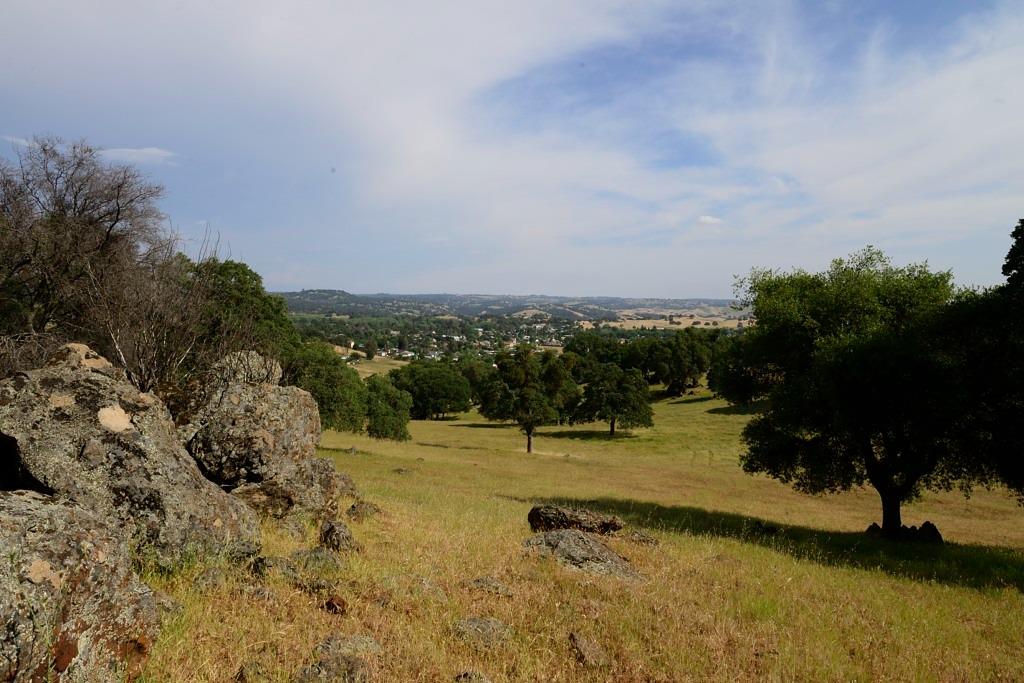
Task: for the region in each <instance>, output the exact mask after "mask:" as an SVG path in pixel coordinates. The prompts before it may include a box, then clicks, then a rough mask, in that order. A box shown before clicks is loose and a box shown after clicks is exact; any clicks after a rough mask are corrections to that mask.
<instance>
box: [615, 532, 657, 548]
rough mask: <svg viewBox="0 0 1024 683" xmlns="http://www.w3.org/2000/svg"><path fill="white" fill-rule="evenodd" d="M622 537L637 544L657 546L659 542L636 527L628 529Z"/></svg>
mask: <svg viewBox="0 0 1024 683" xmlns="http://www.w3.org/2000/svg"><path fill="white" fill-rule="evenodd" d="M623 538H625V539H626V540H627V541H629V542H630V543H636V544H637V545H649V546H651V547H654V546H657V545H658V544H659V543H660V541H659V540H658V539H656V538H655V537H654V536H651V535H650V534H649V533H647V532H646V531H639V530H637V529H634V530H633V531H630V532H629V533H627V534H626V535H625V536H624V537H623Z"/></svg>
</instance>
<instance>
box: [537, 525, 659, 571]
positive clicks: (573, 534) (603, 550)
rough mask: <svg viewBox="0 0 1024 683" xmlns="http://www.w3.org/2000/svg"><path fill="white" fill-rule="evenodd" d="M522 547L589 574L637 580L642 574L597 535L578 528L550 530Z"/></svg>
mask: <svg viewBox="0 0 1024 683" xmlns="http://www.w3.org/2000/svg"><path fill="white" fill-rule="evenodd" d="M523 545H524V546H525V547H526V548H527V549H529V550H532V551H536V552H538V553H539V554H541V555H548V556H551V557H554V558H555V559H556V560H557V561H558V563H559V564H562V565H564V566H566V567H570V568H572V569H578V570H580V571H584V572H588V573H590V574H603V575H606V576H615V577H619V578H623V579H636V578H639V576H640V575H639V574H638V573H637V571H636V570H635V569H633V566H632V565H630V563H629V561H628V560H627V559H626V558H624V557H622V556H621V555H619V554H618V553H616V552H615V551H614V550H612V549H611V548H609V547H608V546H606V545H605V544H604V543H602V542H601V541H600V540H599V539H598V537H597V536H595V535H593V534H587V533H584V532H582V531H579V530H577V529H559V530H557V531H547V532H545V533H542V534H537V535H535V536H531V537H530V538H528V539H526V541H525V542H524V543H523Z"/></svg>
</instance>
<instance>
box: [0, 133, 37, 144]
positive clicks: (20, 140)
mask: <svg viewBox="0 0 1024 683" xmlns="http://www.w3.org/2000/svg"><path fill="white" fill-rule="evenodd" d="M0 138H2V139H3V140H5V141H7V142H9V143H11V144H12V145H17V146H18V147H28V146H30V145H31V144H32V141H31V140H26V139H25V138H19V137H15V136H14V135H0Z"/></svg>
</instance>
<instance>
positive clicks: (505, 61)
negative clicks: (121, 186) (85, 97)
mask: <svg viewBox="0 0 1024 683" xmlns="http://www.w3.org/2000/svg"><path fill="white" fill-rule="evenodd" d="M637 5H638V4H637V3H633V2H628V1H627V0H560V1H559V0H543V1H541V0H536V1H530V0H522V1H520V2H506V1H504V0H480V1H479V2H471V3H465V2H454V1H445V0H439V1H438V2H434V3H429V4H423V3H420V2H412V1H411V0H410V1H409V2H398V3H380V2H371V1H370V0H365V1H356V0H353V1H351V2H345V3H330V2H315V1H311V2H300V3H280V2H271V1H270V0H257V1H255V2H251V3H248V4H246V6H245V8H244V11H241V10H238V9H237V8H235V9H232V8H231V7H229V6H228V5H221V4H216V3H207V2H199V1H198V0H185V1H184V2H180V3H174V4H166V5H157V6H153V5H151V4H148V3H135V2H129V1H128V0H97V2H95V3H90V6H89V7H86V6H85V3H73V4H71V5H66V6H65V4H64V3H59V2H56V0H31V2H30V1H29V0H15V1H14V3H13V6H14V7H13V8H11V7H7V8H5V13H6V14H8V17H9V21H5V22H4V25H3V26H0V41H2V42H3V43H4V44H5V45H8V46H9V47H8V49H9V50H10V51H11V52H12V53H13V54H18V53H27V52H28V50H29V48H30V45H29V44H27V41H29V40H30V39H33V40H34V38H32V36H33V35H38V34H39V33H40V32H41V31H42V30H43V28H44V27H45V29H46V31H47V34H48V35H53V36H59V37H60V39H55V40H53V41H52V43H53V44H52V45H51V46H49V48H50V49H49V50H48V51H47V53H46V54H45V55H43V56H40V58H39V60H37V63H35V64H34V66H35V70H34V71H33V72H32V75H31V79H30V78H29V76H27V75H21V74H19V73H15V70H9V72H8V73H7V74H0V90H7V91H9V92H15V91H16V86H17V87H19V88H29V87H36V88H45V89H46V90H47V91H48V92H60V91H61V90H62V89H63V88H64V86H65V84H66V82H65V81H64V80H63V79H66V78H67V75H66V74H67V69H66V65H67V64H68V63H71V62H74V63H76V64H79V66H80V69H79V71H80V73H82V74H98V75H96V76H93V78H94V79H98V81H97V82H96V83H90V84H89V85H90V87H91V92H95V93H117V92H122V91H123V92H126V93H128V92H130V97H129V95H127V94H126V95H124V96H123V97H124V99H123V100H119V102H118V103H116V104H115V106H120V107H122V108H128V107H130V106H132V105H133V104H134V102H133V100H135V99H138V100H142V101H145V100H146V99H147V98H149V99H152V98H154V97H165V96H166V93H181V94H182V97H181V100H182V101H188V99H189V97H190V96H192V95H194V94H196V93H203V92H209V91H214V92H220V91H228V92H230V93H232V94H234V93H238V97H239V102H238V106H237V109H225V111H217V110H211V111H210V112H209V113H205V112H201V115H198V116H199V118H200V119H201V120H202V122H203V123H209V125H210V127H211V128H219V129H221V130H223V131H224V132H225V133H234V132H235V131H236V130H237V131H238V133H237V138H238V139H239V140H240V142H239V143H237V144H239V145H249V146H251V147H252V148H259V147H260V145H261V141H262V140H265V139H266V133H267V131H260V133H262V134H263V136H264V137H263V138H261V137H260V135H259V134H256V133H255V132H253V131H249V130H248V129H246V125H247V114H248V112H249V110H259V109H260V108H261V107H262V106H265V105H266V104H267V103H275V104H276V103H281V102H285V103H288V110H289V111H294V112H299V113H300V114H296V116H295V118H294V119H287V120H285V121H284V122H282V124H281V126H282V131H280V132H282V133H288V134H289V139H298V135H297V134H295V133H294V130H293V129H300V128H301V129H302V132H303V134H304V135H305V136H306V137H304V138H301V139H302V140H303V141H304V142H310V141H313V142H314V143H315V142H316V141H317V140H319V141H322V143H323V146H329V145H334V146H336V147H342V148H344V149H345V150H346V153H347V154H348V157H347V158H346V159H344V160H341V161H338V162H335V160H334V159H331V164H332V165H333V164H334V163H337V164H338V170H339V174H338V175H339V177H341V176H343V177H344V178H345V182H346V183H349V185H348V186H346V188H345V190H346V199H347V201H346V204H345V207H344V208H345V211H346V214H345V215H344V216H343V217H338V216H337V215H335V214H333V213H329V212H327V211H326V210H324V211H323V214H324V215H322V216H320V217H317V216H316V215H315V211H311V212H310V214H311V215H309V216H304V217H303V219H302V220H303V221H304V223H302V224H299V225H296V226H295V228H294V229H290V231H289V234H288V235H287V236H286V237H284V238H282V240H280V241H276V242H275V241H270V240H267V241H265V242H264V243H258V242H257V241H256V240H255V238H253V241H252V242H251V243H250V244H245V243H243V240H244V239H245V238H246V235H245V234H240V236H239V237H237V238H236V239H235V246H236V247H239V248H243V247H244V249H245V252H246V255H247V256H249V257H251V258H253V260H254V265H255V266H256V267H257V268H258V269H259V268H260V267H261V265H264V264H271V263H273V264H275V268H276V269H278V270H279V271H280V272H282V273H285V272H288V273H293V274H297V275H295V277H300V278H301V277H305V276H307V275H306V274H307V273H316V272H324V273H332V272H334V269H333V268H332V266H333V264H325V265H324V266H323V268H322V270H321V271H318V270H317V267H313V266H312V265H308V264H300V263H297V262H294V261H295V259H296V258H298V257H293V258H292V262H289V263H283V261H284V260H287V259H288V258H289V256H288V254H289V253H292V252H289V248H293V245H294V243H295V242H297V241H299V240H306V241H309V242H314V243H317V244H324V243H328V242H330V240H329V239H324V237H325V233H327V232H329V231H332V230H336V229H337V227H336V226H338V225H345V224H361V225H368V226H373V228H375V229H376V228H379V229H380V231H381V234H382V238H381V239H384V237H383V235H384V234H386V235H387V237H386V239H388V240H392V241H395V242H402V243H417V244H423V245H427V244H437V245H441V244H445V245H451V248H452V249H459V248H464V251H463V252H461V253H464V254H466V258H465V260H466V262H467V264H464V265H460V266H459V267H456V268H452V267H450V264H436V265H435V264H433V262H432V261H431V260H430V259H425V261H427V262H425V263H416V264H413V265H412V266H410V265H409V264H407V263H403V265H402V266H401V267H397V266H394V267H390V266H388V265H387V264H384V263H381V264H373V263H363V262H357V263H352V264H350V265H351V269H353V272H359V273H361V275H362V277H363V278H365V279H368V280H369V284H367V285H366V286H365V287H363V288H362V289H390V290H397V289H401V288H407V289H419V290H439V289H447V290H452V291H466V290H470V289H475V290H479V291H483V290H485V289H490V290H491V291H500V290H508V291H539V290H544V289H547V290H548V291H560V292H567V293H572V292H576V293H586V292H587V291H590V290H593V289H595V288H598V287H604V288H607V290H606V292H605V293H616V292H618V293H622V294H662V295H671V294H677V295H688V294H692V295H702V294H727V293H728V290H729V286H730V284H729V283H730V282H731V276H732V275H733V274H734V273H737V272H744V271H745V270H746V269H747V268H749V267H750V266H751V265H753V264H764V265H782V266H788V265H794V264H795V262H796V261H797V260H798V259H800V260H801V261H800V265H808V266H811V265H814V262H822V263H827V258H828V257H830V256H835V255H837V254H841V253H843V252H844V251H846V250H847V249H848V248H851V247H854V248H855V247H856V246H859V245H863V244H864V243H867V242H874V243H877V244H880V245H881V246H883V247H885V246H887V245H892V246H894V247H897V248H898V247H899V246H900V245H905V244H911V243H913V244H916V245H918V246H927V245H929V244H932V245H934V244H937V243H943V242H947V243H948V241H949V240H956V239H963V238H965V237H968V236H970V235H971V234H972V231H981V230H989V231H991V230H993V229H1002V230H1004V231H1006V230H1008V229H1009V227H1010V226H1011V225H1012V224H1013V222H1014V221H1015V220H1016V218H1017V215H1016V213H1017V212H1020V211H1021V209H1020V191H1019V189H1020V188H1021V187H1024V166H1022V165H1021V164H1020V161H1019V160H1020V159H1021V158H1024V127H1021V126H1020V124H1019V112H1021V111H1024V71H1022V70H1021V68H1020V65H1021V64H1024V28H1022V27H1024V24H1022V20H1021V19H1022V15H1024V13H1022V12H1021V11H1020V10H1019V8H1017V7H1014V6H1013V5H1005V6H1003V8H1002V9H1000V10H999V11H998V12H996V13H994V14H991V15H987V16H982V17H981V18H973V19H967V20H964V21H963V22H962V24H961V28H960V32H959V33H958V34H955V35H954V40H952V41H951V42H949V43H948V44H943V45H939V44H936V45H932V46H929V48H928V51H927V52H925V51H921V50H908V49H902V50H901V49H897V48H900V47H901V46H899V45H893V44H890V41H891V40H893V35H894V33H893V30H892V29H891V27H889V26H885V25H882V26H879V27H877V28H876V29H875V30H873V31H869V32H868V35H869V39H867V40H866V41H865V44H864V45H863V46H862V47H861V50H862V54H861V55H860V56H859V57H856V58H855V59H853V60H851V63H850V64H846V65H840V66H838V67H837V65H836V64H835V63H834V60H833V59H832V56H831V55H830V53H829V50H830V49H831V47H832V46H831V45H830V43H829V41H830V38H829V37H828V36H825V35H822V34H820V33H819V32H818V31H817V30H816V29H817V28H818V27H814V28H815V30H811V27H809V26H807V25H805V24H804V22H803V19H802V17H801V16H799V15H798V14H796V13H795V12H794V11H793V10H792V8H791V7H788V6H787V5H786V4H785V3H780V4H778V5H777V6H776V5H772V6H767V5H764V4H762V3H755V4H754V5H752V6H750V7H749V8H743V7H740V8H738V9H736V8H734V7H732V6H730V7H728V8H723V7H722V6H718V7H710V8H709V7H706V6H705V3H703V2H699V1H695V2H692V3H689V2H687V3H683V2H667V1H666V2H652V3H649V4H645V6H644V7H643V8H638V6H637ZM667 10H670V11H667ZM33 27H38V30H36V29H35V28H33ZM655 33H659V34H660V36H661V37H662V38H663V39H671V40H673V41H675V43H676V44H677V45H678V47H679V48H680V52H682V53H686V52H687V50H688V48H690V47H691V43H692V45H693V46H699V45H700V44H702V42H703V44H706V43H707V41H708V40H709V37H713V39H714V41H715V43H716V47H720V48H721V49H720V50H719V51H718V52H719V53H720V54H726V55H728V56H727V57H726V58H720V56H703V57H693V58H687V59H686V60H683V61H681V62H680V64H679V67H678V68H676V69H675V70H674V71H671V72H668V73H660V74H656V75H648V74H645V73H640V74H638V75H637V77H636V78H635V79H625V80H624V84H618V86H617V87H614V88H610V89H609V91H608V92H607V93H603V92H602V93H601V95H602V96H601V97H596V98H594V101H593V102H592V103H590V104H588V106H587V107H584V108H582V109H581V110H573V111H572V113H571V114H566V115H563V116H561V117H559V116H553V117H552V118H551V120H544V121H541V122H533V121H532V119H531V116H532V115H533V114H534V112H533V111H532V106H531V103H530V102H528V101H523V102H512V103H507V106H508V110H509V111H511V112H512V114H511V115H510V116H508V117H503V118H502V119H501V120H500V121H498V120H496V117H494V116H493V114H494V110H493V108H492V107H491V105H492V103H491V102H489V101H488V97H489V96H490V95H492V94H493V92H494V90H495V88H496V87H497V86H500V84H502V83H504V82H506V81H507V80H509V79H514V78H520V77H523V76H524V74H529V73H530V72H531V70H532V69H536V68H540V67H545V66H550V65H551V64H555V63H559V62H560V61H563V60H569V59H571V58H573V57H574V56H575V55H578V54H581V53H585V52H586V51H588V50H591V49H594V48H599V47H601V46H608V45H625V46H627V47H628V49H629V50H634V51H636V50H642V49H643V48H644V45H645V38H646V37H648V36H650V35H652V34H655ZM666 36H667V38H666ZM183 45H188V49H187V50H184V49H183V48H182V46H183ZM125 54H130V55H133V57H132V59H131V60H127V61H126V60H124V57H123V55H125ZM112 64H116V65H117V66H118V68H116V69H113V68H110V65H112ZM154 74H159V76H160V77H159V78H154ZM608 77H609V78H611V77H612V76H611V75H609V76H608ZM19 78H24V79H25V81H24V83H22V82H20V81H18V79H19ZM125 83H128V84H132V85H133V86H136V87H133V88H129V89H124V87H123V86H124V84H125ZM18 92H21V91H20V90H19V91H18ZM547 96H548V93H544V94H543V97H547ZM96 97H99V95H96ZM179 105H180V103H179ZM225 107H227V105H225ZM517 117H518V118H519V119H521V120H523V121H524V122H530V123H536V125H530V126H527V125H524V126H519V127H517V126H515V125H514V124H515V123H516V122H517ZM506 119H509V120H512V121H513V125H511V126H510V125H508V121H507V120H506ZM654 126H662V127H673V126H674V127H675V128H676V129H678V131H680V132H681V133H687V134H697V135H700V136H704V138H705V139H706V140H707V141H708V142H709V146H710V147H712V148H713V150H714V152H715V154H716V159H715V163H714V164H712V165H706V166H677V167H658V166H653V165H651V164H650V163H649V161H648V160H647V159H646V158H645V156H644V155H643V154H641V153H638V151H637V149H636V147H635V146H634V145H633V144H632V143H633V140H632V138H631V133H630V131H633V130H637V129H640V130H642V129H645V128H647V127H654ZM610 131H611V132H614V133H615V134H614V135H613V134H611V133H610ZM60 132H62V133H63V134H65V135H66V136H68V137H75V136H76V135H77V134H78V133H79V131H74V130H72V131H60ZM104 137H105V138H106V139H115V140H116V139H117V138H116V136H114V135H110V134H107V135H105V136H104ZM183 138H187V136H186V135H184V134H180V135H178V136H176V137H173V138H171V137H155V136H154V137H153V138H142V139H153V140H171V139H173V140H181V139H183ZM133 139H138V138H133ZM166 144H169V145H170V146H173V147H174V148H175V149H177V150H179V151H180V152H181V153H182V154H183V155H186V156H188V157H189V158H190V159H192V158H193V154H192V152H190V151H189V150H187V149H185V148H184V147H181V146H179V143H178V142H176V141H175V142H167V143H166ZM315 151H316V150H310V149H295V150H293V152H294V153H295V154H297V155H299V154H308V155H312V154H314V153H315ZM106 154H107V155H108V158H111V159H118V160H120V161H128V162H131V163H140V164H141V163H151V164H167V163H168V162H171V161H173V159H174V158H175V154H174V153H173V152H170V151H168V150H165V149H161V148H156V147H153V148H142V149H115V150H107V151H106ZM271 161H273V160H271ZM232 163H234V161H233V160H229V161H225V162H224V166H225V168H226V169H227V170H225V171H224V173H225V174H227V173H229V172H230V167H231V165H232ZM275 189H276V188H275ZM253 195H254V196H255V200H254V201H255V202H257V203H259V202H265V204H266V206H267V208H268V209H272V208H273V204H274V197H275V196H276V195H275V194H274V193H272V192H265V193H262V194H261V192H260V191H259V190H258V189H254V191H253ZM229 208H230V207H229ZM314 209H315V207H314ZM203 215H207V214H203ZM211 215H212V214H211ZM694 216H697V218H696V219H694ZM222 220H223V219H222ZM268 220H272V219H268ZM723 224H725V225H728V230H727V231H725V230H721V229H718V227H717V226H721V225H723ZM726 232H727V233H728V236H726V235H724V234H723V233H726ZM653 233H657V234H659V235H661V234H665V235H668V237H665V238H664V240H667V242H668V244H667V247H666V244H664V243H658V244H656V245H646V246H645V244H646V243H645V242H644V240H645V238H647V237H649V236H650V235H651V234H653ZM726 237H727V238H728V240H730V241H729V242H728V243H726V242H724V241H723V240H725V239H726ZM270 244H277V246H276V247H274V248H271V247H270V246H268V245H270ZM261 250H262V251H261ZM470 250H472V251H473V252H478V253H474V254H473V255H472V258H470ZM920 251H921V252H922V255H926V254H927V250H926V249H921V250H920ZM479 252H483V253H482V254H481V253H479ZM470 262H471V263H470ZM681 265H684V266H685V267H683V268H681V267H680V266H681ZM278 266H280V267H278ZM360 269H361V270H360ZM971 275H972V274H968V278H970V277H971ZM291 277H292V276H291V275H289V278H291ZM374 278H377V279H374ZM384 278H389V279H388V280H384ZM268 281H269V279H268ZM269 282H270V284H271V285H274V283H273V282H272V281H269ZM300 284H306V285H308V286H314V285H317V284H320V285H324V286H327V285H330V284H336V285H339V286H341V285H344V284H346V283H343V282H335V283H331V282H319V283H318V282H311V281H308V282H304V283H300ZM687 287H690V288H689V289H687Z"/></svg>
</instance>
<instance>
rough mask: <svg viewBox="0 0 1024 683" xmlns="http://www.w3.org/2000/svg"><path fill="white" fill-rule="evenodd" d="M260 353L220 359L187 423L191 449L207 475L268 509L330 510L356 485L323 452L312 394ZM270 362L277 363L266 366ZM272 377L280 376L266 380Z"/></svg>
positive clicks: (272, 512) (280, 513)
mask: <svg viewBox="0 0 1024 683" xmlns="http://www.w3.org/2000/svg"><path fill="white" fill-rule="evenodd" d="M261 359H262V357H261V356H259V354H255V353H252V352H245V353H239V354H232V355H231V356H229V357H227V358H226V359H225V360H224V361H222V362H221V364H220V365H218V367H220V368H222V369H223V371H222V372H221V375H218V376H217V377H216V378H215V380H214V383H213V385H212V387H211V388H210V389H208V390H207V392H206V394H207V400H206V403H205V404H204V405H203V406H202V407H201V408H200V409H199V410H198V411H197V412H196V414H195V415H193V417H192V422H191V424H189V425H188V426H187V427H184V428H183V429H182V432H181V434H182V437H183V439H184V441H185V445H186V448H187V449H188V452H189V453H191V454H192V457H193V458H195V460H196V462H197V463H198V464H199V467H200V469H201V470H202V471H203V474H205V475H206V477H207V478H209V479H210V480H211V481H214V482H216V483H217V484H220V485H221V486H223V487H224V488H225V489H229V490H232V492H233V493H235V494H237V495H238V496H239V497H240V498H242V499H243V500H244V501H245V502H246V504H248V505H249V506H251V507H253V508H254V509H256V510H257V511H258V512H259V513H261V514H263V515H267V516H273V517H285V516H288V515H291V514H306V515H312V516H314V517H317V518H320V517H324V516H330V515H332V514H333V513H334V509H333V508H334V506H335V505H336V503H337V500H338V498H339V497H340V496H342V495H345V494H354V493H355V488H354V487H353V486H352V482H351V480H349V479H348V478H347V477H345V476H344V475H341V474H340V473H338V472H337V471H336V470H335V469H334V465H333V464H332V463H331V462H330V461H329V460H326V459H323V458H317V457H316V446H317V444H318V443H319V441H320V414H319V411H318V409H317V405H316V401H315V400H314V399H313V397H312V395H310V394H309V392H307V391H304V390H302V389H299V388H297V387H282V386H278V385H277V381H278V380H279V379H280V367H279V366H275V364H274V361H270V360H267V359H262V360H261ZM267 365H269V366H272V367H276V370H273V371H272V372H271V371H263V370H260V368H261V367H264V366H267ZM254 367H255V368H256V370H255V371H253V370H251V368H254ZM267 379H273V380H274V381H260V380H267Z"/></svg>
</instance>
